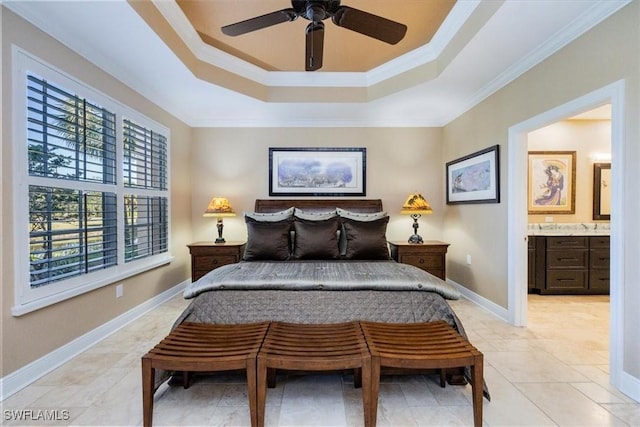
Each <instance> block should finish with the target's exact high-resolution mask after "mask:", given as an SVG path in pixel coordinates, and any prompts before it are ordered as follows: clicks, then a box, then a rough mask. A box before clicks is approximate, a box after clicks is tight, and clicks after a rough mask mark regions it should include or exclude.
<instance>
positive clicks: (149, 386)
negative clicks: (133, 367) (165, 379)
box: [142, 357, 156, 427]
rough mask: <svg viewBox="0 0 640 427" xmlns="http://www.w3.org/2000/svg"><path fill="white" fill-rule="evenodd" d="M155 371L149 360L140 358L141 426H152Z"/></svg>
mask: <svg viewBox="0 0 640 427" xmlns="http://www.w3.org/2000/svg"><path fill="white" fill-rule="evenodd" d="M155 371H156V370H155V369H154V368H153V366H152V361H151V359H147V358H145V357H143V358H142V425H143V426H144V427H150V426H151V425H152V424H153V385H154V384H153V383H154V378H155Z"/></svg>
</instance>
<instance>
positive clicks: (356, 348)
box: [257, 322, 371, 427]
mask: <svg viewBox="0 0 640 427" xmlns="http://www.w3.org/2000/svg"><path fill="white" fill-rule="evenodd" d="M370 360H371V358H370V355H369V350H368V349H367V344H366V342H365V340H364V336H363V335H362V330H361V328H360V325H359V323H358V322H349V323H338V324H320V325H318V324H291V323H282V322H272V323H271V325H270V326H269V331H268V332H267V335H266V337H265V339H264V343H263V344H262V348H261V349H260V352H259V353H258V363H257V366H258V368H257V369H258V372H257V375H258V399H257V400H258V402H257V407H258V408H257V412H258V426H259V427H262V426H263V425H264V413H265V401H266V394H267V383H268V371H270V372H275V370H276V369H284V370H294V371H334V370H345V369H354V371H355V372H354V381H355V383H356V384H357V381H358V378H359V377H360V375H361V381H362V401H363V405H364V414H365V426H367V427H368V426H369V424H368V418H369V417H368V416H367V414H368V413H369V412H370V411H371V409H370V406H371V401H370V399H371V393H370V392H369V390H370V378H371V364H370Z"/></svg>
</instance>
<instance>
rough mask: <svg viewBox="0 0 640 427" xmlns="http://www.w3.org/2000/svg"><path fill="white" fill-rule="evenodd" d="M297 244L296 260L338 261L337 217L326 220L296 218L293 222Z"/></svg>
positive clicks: (338, 224)
mask: <svg viewBox="0 0 640 427" xmlns="http://www.w3.org/2000/svg"><path fill="white" fill-rule="evenodd" d="M293 227H294V229H295V242H294V250H293V258H294V259H338V258H340V251H339V250H338V229H339V227H340V219H339V218H338V217H337V216H336V217H333V218H329V219H326V220H306V219H302V218H296V219H295V221H294V222H293Z"/></svg>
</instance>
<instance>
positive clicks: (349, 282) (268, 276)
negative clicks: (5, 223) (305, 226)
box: [184, 261, 460, 299]
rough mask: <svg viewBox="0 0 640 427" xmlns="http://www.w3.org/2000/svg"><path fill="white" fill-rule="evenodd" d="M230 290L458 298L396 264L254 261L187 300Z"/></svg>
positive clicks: (218, 275) (217, 276)
mask: <svg viewBox="0 0 640 427" xmlns="http://www.w3.org/2000/svg"><path fill="white" fill-rule="evenodd" d="M223 289H226V290H230V289H242V290H246V289H252V290H255V289H260V290H265V289H277V290H293V291H299V290H305V291H306V290H336V291H353V290H375V291H427V292H436V293H438V294H440V295H442V296H443V297H445V298H448V299H458V298H459V297H460V294H459V293H458V290H457V289H456V288H454V287H453V286H451V285H449V284H448V283H446V282H445V281H443V280H441V279H439V278H437V277H435V276H433V275H431V274H429V273H427V272H425V271H424V270H421V269H419V268H417V267H414V266H412V265H408V264H400V263H397V262H395V261H291V262H282V261H252V262H239V263H237V264H230V265H225V266H222V267H219V268H216V269H215V270H212V271H210V272H209V273H208V274H206V275H205V276H204V277H202V278H200V280H198V281H196V282H194V283H192V284H191V285H189V286H187V288H186V289H185V291H184V297H185V298H193V297H195V296H197V295H199V294H201V293H203V292H206V291H212V290H223Z"/></svg>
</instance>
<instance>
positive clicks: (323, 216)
mask: <svg viewBox="0 0 640 427" xmlns="http://www.w3.org/2000/svg"><path fill="white" fill-rule="evenodd" d="M293 216H295V217H296V218H300V219H306V220H308V221H325V220H327V219H331V218H335V217H336V216H338V214H337V213H336V210H335V209H333V210H330V211H326V212H313V211H303V210H302V209H299V208H296V209H295V211H294V212H293Z"/></svg>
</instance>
